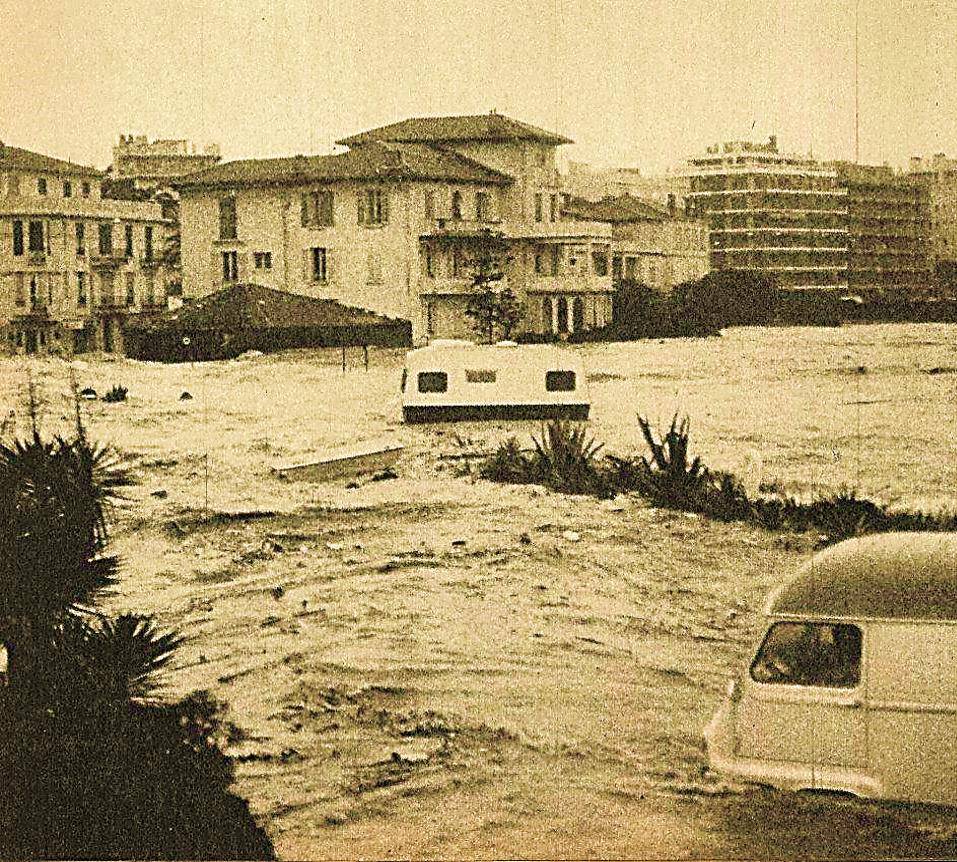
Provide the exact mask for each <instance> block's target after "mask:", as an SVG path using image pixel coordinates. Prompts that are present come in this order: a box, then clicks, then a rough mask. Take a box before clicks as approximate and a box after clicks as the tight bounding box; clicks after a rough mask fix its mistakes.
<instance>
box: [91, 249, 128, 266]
mask: <svg viewBox="0 0 957 862" xmlns="http://www.w3.org/2000/svg"><path fill="white" fill-rule="evenodd" d="M126 261H127V257H126V255H125V254H123V253H122V252H118V251H108V252H102V251H98V252H96V253H94V254H91V255H90V266H92V267H94V268H96V269H115V268H116V267H118V266H122V265H123V264H124V263H126Z"/></svg>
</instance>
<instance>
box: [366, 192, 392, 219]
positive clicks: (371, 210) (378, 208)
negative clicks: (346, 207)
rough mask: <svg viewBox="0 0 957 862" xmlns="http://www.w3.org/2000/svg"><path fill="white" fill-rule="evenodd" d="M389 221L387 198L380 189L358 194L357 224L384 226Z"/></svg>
mask: <svg viewBox="0 0 957 862" xmlns="http://www.w3.org/2000/svg"><path fill="white" fill-rule="evenodd" d="M388 221H389V196H388V195H387V194H385V193H384V192H383V191H382V190H381V189H367V190H366V191H360V192H359V224H370V225H371V224H385V223H386V222H388Z"/></svg>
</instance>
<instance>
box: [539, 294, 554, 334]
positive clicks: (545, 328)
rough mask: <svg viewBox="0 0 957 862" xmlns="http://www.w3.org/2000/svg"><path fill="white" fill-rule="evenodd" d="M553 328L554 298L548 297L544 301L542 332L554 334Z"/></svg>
mask: <svg viewBox="0 0 957 862" xmlns="http://www.w3.org/2000/svg"><path fill="white" fill-rule="evenodd" d="M554 331H555V330H554V329H553V328H552V298H551V297H550V296H546V297H545V298H544V299H543V300H542V332H554Z"/></svg>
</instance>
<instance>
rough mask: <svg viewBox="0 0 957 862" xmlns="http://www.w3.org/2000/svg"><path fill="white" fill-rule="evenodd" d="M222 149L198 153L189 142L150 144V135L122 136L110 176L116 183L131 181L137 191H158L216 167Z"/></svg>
mask: <svg viewBox="0 0 957 862" xmlns="http://www.w3.org/2000/svg"><path fill="white" fill-rule="evenodd" d="M219 159H220V153H219V147H218V146H217V145H215V144H210V145H208V146H206V147H203V149H202V150H201V151H199V152H197V149H196V146H195V144H193V145H190V143H189V141H186V140H158V141H150V140H149V139H148V138H147V137H146V135H120V140H119V143H118V144H117V145H116V146H115V147H113V165H112V166H111V168H110V174H111V175H112V178H113V179H114V180H130V181H132V184H133V185H134V186H135V187H136V188H141V189H150V190H155V189H158V188H164V187H166V186H168V185H169V184H170V182H171V181H172V180H174V179H177V178H178V177H182V176H185V175H186V174H192V173H196V172H197V171H202V170H206V169H207V168H211V167H213V165H215V164H216V163H217V162H219Z"/></svg>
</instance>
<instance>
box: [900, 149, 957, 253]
mask: <svg viewBox="0 0 957 862" xmlns="http://www.w3.org/2000/svg"><path fill="white" fill-rule="evenodd" d="M907 180H908V182H909V183H910V184H912V185H914V186H916V187H918V188H920V189H922V190H923V192H924V194H925V199H924V206H925V214H926V221H927V234H928V245H929V249H928V254H929V257H930V265H931V267H932V268H933V269H937V270H941V269H943V268H946V269H948V270H950V271H954V270H955V268H957V159H949V158H947V156H946V155H944V154H943V153H936V154H935V155H934V156H932V157H930V158H918V157H915V158H912V159H911V160H910V168H909V171H908V174H907Z"/></svg>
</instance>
